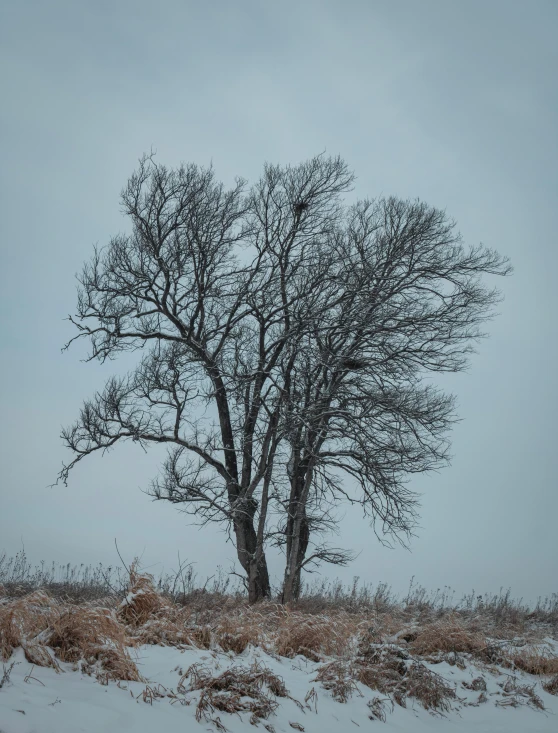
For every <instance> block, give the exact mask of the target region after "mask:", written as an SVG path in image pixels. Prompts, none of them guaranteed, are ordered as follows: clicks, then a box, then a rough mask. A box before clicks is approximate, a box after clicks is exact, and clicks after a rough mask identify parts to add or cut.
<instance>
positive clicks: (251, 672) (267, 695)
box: [177, 662, 300, 725]
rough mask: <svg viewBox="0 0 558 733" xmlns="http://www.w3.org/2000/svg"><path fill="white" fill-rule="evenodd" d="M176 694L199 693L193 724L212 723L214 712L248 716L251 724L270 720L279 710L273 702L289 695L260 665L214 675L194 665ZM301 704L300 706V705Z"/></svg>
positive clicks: (181, 680) (275, 676) (183, 678)
mask: <svg viewBox="0 0 558 733" xmlns="http://www.w3.org/2000/svg"><path fill="white" fill-rule="evenodd" d="M177 689H178V691H179V692H180V693H182V694H186V693H188V692H193V691H197V690H199V691H200V693H201V694H200V696H199V699H198V703H197V706H196V720H197V721H198V722H199V721H201V720H206V721H214V718H212V716H213V715H214V713H215V711H219V712H225V713H243V712H247V713H250V722H251V723H252V724H254V725H256V724H257V723H258V721H259V720H264V719H267V718H269V716H270V715H271V714H272V713H274V712H275V710H276V709H277V707H278V705H279V704H278V702H277V699H276V698H278V697H279V698H281V697H282V698H287V697H289V692H288V690H287V688H286V687H285V683H284V682H283V680H282V679H281V678H280V677H278V676H277V675H275V674H273V672H272V671H271V670H270V669H268V668H267V667H265V666H264V665H262V664H259V663H257V662H255V663H254V664H252V665H251V666H250V667H249V668H246V667H241V666H233V667H230V668H229V669H227V670H226V671H225V672H222V673H221V674H220V675H215V674H214V671H213V670H212V669H211V668H210V667H207V666H204V665H201V664H194V665H192V666H191V667H190V668H189V669H187V670H186V672H185V673H184V674H183V676H182V677H181V678H180V681H179V683H178V688H177ZM299 704H300V703H299Z"/></svg>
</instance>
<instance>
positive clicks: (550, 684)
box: [542, 674, 558, 695]
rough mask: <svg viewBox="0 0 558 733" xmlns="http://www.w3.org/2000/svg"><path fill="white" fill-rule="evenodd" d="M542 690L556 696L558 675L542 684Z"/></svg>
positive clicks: (557, 693)
mask: <svg viewBox="0 0 558 733" xmlns="http://www.w3.org/2000/svg"><path fill="white" fill-rule="evenodd" d="M542 686H543V688H544V689H545V690H546V691H547V692H548V693H549V694H551V695H558V674H557V675H556V676H555V677H553V678H552V679H550V680H547V681H546V682H543V683H542Z"/></svg>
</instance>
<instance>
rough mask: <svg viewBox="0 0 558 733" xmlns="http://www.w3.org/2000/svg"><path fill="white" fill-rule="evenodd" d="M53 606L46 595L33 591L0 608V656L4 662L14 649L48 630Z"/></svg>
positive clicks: (42, 592) (52, 602) (51, 600)
mask: <svg viewBox="0 0 558 733" xmlns="http://www.w3.org/2000/svg"><path fill="white" fill-rule="evenodd" d="M53 605H54V601H53V599H52V598H51V597H50V596H49V595H48V593H45V592H44V591H35V592H33V593H30V594H29V595H27V596H25V597H24V598H19V599H17V600H15V601H11V602H10V603H7V604H4V605H2V606H0V656H1V657H2V659H3V660H4V661H7V660H8V659H9V658H10V657H11V655H12V652H13V651H14V649H16V648H17V647H19V646H24V644H25V642H26V640H28V639H32V638H33V637H35V636H36V635H37V634H39V633H40V632H41V631H44V630H45V629H47V628H48V626H49V623H50V620H51V618H52V616H53V608H52V606H53Z"/></svg>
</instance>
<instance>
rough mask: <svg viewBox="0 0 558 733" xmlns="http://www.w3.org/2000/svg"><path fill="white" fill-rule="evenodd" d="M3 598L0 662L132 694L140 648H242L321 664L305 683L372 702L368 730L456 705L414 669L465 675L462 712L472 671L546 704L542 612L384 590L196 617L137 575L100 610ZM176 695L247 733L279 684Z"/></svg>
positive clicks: (514, 701)
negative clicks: (388, 719) (415, 711)
mask: <svg viewBox="0 0 558 733" xmlns="http://www.w3.org/2000/svg"><path fill="white" fill-rule="evenodd" d="M0 569H1V563H0ZM0 577H1V576H0ZM3 586H4V589H3V592H2V595H0V656H1V657H2V660H3V661H4V662H8V661H9V660H10V657H11V656H12V653H13V652H14V650H15V649H17V648H18V647H19V648H22V649H23V652H24V654H25V657H26V659H27V661H29V662H30V663H31V664H34V665H36V666H49V667H52V668H54V669H55V670H56V671H60V670H61V669H62V667H61V665H62V664H64V663H67V664H71V665H74V666H76V667H79V668H81V669H82V670H83V671H85V672H87V673H89V674H94V675H96V676H97V678H98V679H99V680H100V681H103V682H105V683H106V682H108V680H110V679H113V680H132V681H141V680H142V678H141V675H140V673H139V670H138V668H137V666H136V664H135V662H134V659H133V655H132V650H133V648H134V647H138V646H140V645H143V644H160V645H165V646H168V645H172V646H177V647H180V648H184V647H190V648H192V647H193V648H198V649H206V650H215V651H217V652H219V651H221V652H225V653H227V654H230V655H231V656H233V657H234V656H236V655H239V654H242V653H243V652H245V651H246V650H247V649H248V648H249V647H250V646H253V647H259V648H261V649H263V650H265V651H266V652H268V653H269V654H272V655H279V656H282V657H288V658H295V657H297V656H303V657H305V658H306V659H308V660H310V661H311V662H313V663H317V664H320V667H319V668H318V670H317V676H316V682H318V683H320V685H321V686H322V687H323V688H325V689H326V690H327V691H328V692H329V693H330V694H331V695H332V696H333V697H334V698H335V699H336V700H338V701H340V702H347V700H349V698H350V697H351V696H352V695H354V694H361V693H360V692H359V689H360V690H362V688H360V687H359V685H363V686H364V687H366V688H368V689H369V690H373V691H374V692H376V693H379V696H378V695H377V696H376V697H374V698H373V699H372V700H371V702H370V704H369V709H370V717H371V718H373V719H377V720H382V719H383V716H384V717H385V712H386V710H387V709H388V707H389V705H391V704H394V703H396V704H398V705H401V706H403V707H405V706H407V704H408V701H409V700H411V701H416V702H418V703H419V704H420V705H422V707H424V708H425V709H426V710H429V711H431V712H436V713H441V714H444V713H447V712H448V711H449V710H451V709H452V706H453V705H454V704H458V698H457V695H456V690H455V689H454V688H453V687H451V686H450V685H449V684H448V683H447V682H446V680H445V679H444V678H443V677H442V676H441V675H439V674H437V673H436V672H435V671H433V670H432V669H430V667H429V666H427V664H429V665H430V666H431V665H432V664H437V663H439V662H443V661H444V662H447V663H449V664H450V665H456V666H458V667H460V668H461V669H466V668H468V667H471V672H472V678H471V681H470V682H463V683H462V684H463V688H465V689H468V690H471V691H475V692H478V693H479V697H478V699H477V700H476V701H469V702H467V703H466V704H468V705H478V704H481V703H483V702H485V701H486V700H487V699H488V697H487V692H486V681H485V678H484V677H483V675H480V676H479V669H480V670H484V671H485V672H487V673H488V672H490V671H494V670H496V667H498V668H499V669H500V670H502V668H504V669H507V670H509V672H510V674H511V675H518V674H520V675H530V676H532V677H533V682H530V681H529V680H527V681H526V680H525V678H524V679H523V680H522V681H520V680H519V679H518V678H517V677H516V676H515V677H510V680H511V681H508V683H506V685H507V686H504V687H502V692H501V693H499V697H498V705H503V706H512V707H516V706H517V705H529V706H531V707H533V708H537V709H541V705H542V700H541V698H540V697H539V696H538V695H537V693H536V691H535V687H534V684H535V682H536V681H537V680H540V682H541V684H542V687H543V689H544V690H545V691H546V692H549V693H550V694H555V695H556V694H558V657H557V656H556V653H555V651H554V648H553V646H552V645H551V644H550V643H548V639H550V638H554V639H556V638H557V637H558V634H557V627H556V624H555V618H554V616H553V613H554V611H553V607H551V606H550V605H548V604H547V606H546V611H544V612H543V611H542V610H541V609H542V606H540V607H539V610H538V611H531V612H529V613H528V612H527V610H526V609H525V608H524V607H523V606H521V605H516V607H514V606H513V604H512V602H511V601H510V600H509V598H508V597H507V596H501V597H500V601H499V602H498V603H497V602H496V601H495V600H493V602H492V603H491V604H487V605H488V610H487V605H484V606H483V605H482V604H480V601H477V603H476V605H474V604H473V603H472V601H471V602H469V603H466V604H465V606H464V607H462V608H459V607H457V606H455V604H454V605H448V601H447V599H445V598H444V599H442V600H440V601H439V602H438V601H436V602H435V600H433V599H432V598H430V599H429V598H428V597H426V596H425V595H424V594H422V592H418V591H414V592H413V593H410V594H409V596H408V597H407V598H406V599H405V600H404V601H402V602H399V603H396V602H395V600H394V599H393V597H391V596H390V595H389V590H388V589H387V588H386V587H380V588H379V589H378V590H377V592H376V594H375V595H374V596H373V595H371V594H370V593H369V592H367V593H364V594H363V593H357V591H356V586H353V590H352V592H351V594H349V595H347V594H345V596H343V594H342V593H341V592H340V591H339V588H337V591H335V592H333V591H332V592H330V594H329V596H328V597H327V598H325V599H324V598H322V599H321V600H320V599H319V598H318V596H317V595H309V596H306V597H303V598H302V600H301V601H300V602H299V603H297V604H293V605H291V606H282V605H280V604H278V603H273V602H271V601H267V602H263V603H260V604H257V605H256V606H249V605H248V604H247V603H246V599H244V598H242V597H241V596H239V595H237V594H233V595H226V594H222V595H218V594H216V593H214V592H212V593H209V594H207V595H206V596H205V600H206V601H207V603H205V604H204V594H203V593H201V592H200V593H198V594H196V593H193V592H192V593H190V594H189V595H188V594H187V593H186V592H183V593H182V595H181V601H182V602H176V599H173V596H172V594H171V593H170V592H168V587H167V590H166V591H165V590H161V589H160V588H159V587H158V582H157V581H156V580H155V579H154V578H153V577H152V576H150V575H147V574H145V573H141V572H140V571H139V569H138V566H137V564H136V563H134V564H133V565H132V566H131V567H130V569H129V575H128V581H127V585H126V587H125V588H124V589H123V590H122V592H121V593H115V592H113V593H112V594H110V595H106V594H105V595H104V596H102V597H101V598H100V599H99V600H93V601H92V600H87V601H81V602H77V600H76V596H73V597H71V598H68V597H64V596H62V595H58V596H54V595H53V594H51V593H50V592H48V591H46V590H45V589H33V590H30V591H28V592H27V593H25V594H21V593H19V591H18V592H16V593H15V594H12V593H11V591H10V586H9V584H8V585H7V584H6V583H4V584H3ZM18 587H21V586H18ZM184 588H185V586H184ZM214 590H215V589H214ZM338 591H339V592H338ZM85 596H87V594H85ZM188 599H189V600H188ZM219 599H220V600H219ZM514 608H515V610H514ZM545 614H546V615H545ZM545 639H546V641H545ZM527 682H528V683H527ZM185 691H189V692H193V691H199V693H200V696H199V701H198V708H197V715H198V719H204V720H212V721H213V723H214V724H215V726H216V727H217V728H218V727H219V725H222V723H220V722H219V724H218V723H217V722H216V721H218V720H219V718H218V713H220V712H235V713H236V712H245V713H248V714H249V715H250V717H251V719H252V722H254V723H256V722H257V721H258V720H264V719H267V718H268V717H269V716H270V715H271V714H272V713H273V711H274V710H275V709H276V707H277V704H278V703H277V700H278V699H279V698H281V697H288V696H289V695H288V691H287V690H286V689H285V686H284V684H283V682H282V680H280V679H279V678H277V677H275V676H273V674H272V673H271V672H270V670H268V669H266V668H265V667H262V666H258V665H256V666H252V667H249V668H245V667H241V666H238V665H234V666H233V667H231V668H230V669H229V670H226V671H225V672H223V673H221V674H220V675H216V674H215V672H214V671H212V670H210V669H209V668H207V667H203V666H199V665H194V666H193V667H190V669H189V670H188V672H187V673H186V674H185V675H183V676H182V679H181V683H180V690H179V692H180V693H181V694H182V695H183V694H184V693H185ZM145 695H146V700H147V701H151V702H152V701H153V700H154V699H156V698H157V697H161V696H163V692H161V691H158V690H156V689H155V688H153V687H150V686H148V687H146V692H145ZM215 716H217V717H215ZM266 725H269V726H270V727H272V726H271V724H268V723H266Z"/></svg>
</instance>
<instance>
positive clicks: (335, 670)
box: [315, 662, 358, 702]
mask: <svg viewBox="0 0 558 733" xmlns="http://www.w3.org/2000/svg"><path fill="white" fill-rule="evenodd" d="M315 681H316V682H321V683H322V687H323V688H324V689H326V690H329V692H331V695H332V697H333V698H334V700H337V702H347V701H348V700H349V698H350V697H352V694H353V692H355V691H358V688H357V686H356V684H355V680H354V678H353V676H352V669H351V668H350V666H349V665H347V664H343V663H342V662H330V663H329V664H324V666H323V667H321V668H320V670H319V672H318V675H317V677H316V680H315Z"/></svg>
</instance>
